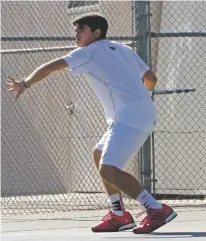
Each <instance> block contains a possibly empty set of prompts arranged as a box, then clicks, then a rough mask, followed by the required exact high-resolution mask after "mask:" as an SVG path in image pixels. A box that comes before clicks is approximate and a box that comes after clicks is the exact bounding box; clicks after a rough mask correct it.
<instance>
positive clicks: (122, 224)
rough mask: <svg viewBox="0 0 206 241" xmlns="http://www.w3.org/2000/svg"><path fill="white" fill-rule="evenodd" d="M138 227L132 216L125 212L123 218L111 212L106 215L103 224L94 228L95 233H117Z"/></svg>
mask: <svg viewBox="0 0 206 241" xmlns="http://www.w3.org/2000/svg"><path fill="white" fill-rule="evenodd" d="M134 227H136V224H135V222H134V219H133V217H132V215H131V214H130V213H129V212H127V211H124V215H123V216H118V215H116V214H114V213H113V212H112V211H110V212H109V213H108V214H107V215H105V216H104V217H103V219H102V221H101V223H100V224H99V225H97V226H95V227H93V228H92V231H93V232H117V231H123V230H128V229H132V228H134Z"/></svg>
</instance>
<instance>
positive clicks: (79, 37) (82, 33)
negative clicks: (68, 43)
mask: <svg viewBox="0 0 206 241" xmlns="http://www.w3.org/2000/svg"><path fill="white" fill-rule="evenodd" d="M75 38H76V44H77V46H78V47H85V46H87V45H89V44H90V43H92V42H94V41H96V39H97V33H96V31H94V32H93V33H92V31H91V28H90V27H89V26H87V25H84V26H83V27H78V26H76V29H75Z"/></svg>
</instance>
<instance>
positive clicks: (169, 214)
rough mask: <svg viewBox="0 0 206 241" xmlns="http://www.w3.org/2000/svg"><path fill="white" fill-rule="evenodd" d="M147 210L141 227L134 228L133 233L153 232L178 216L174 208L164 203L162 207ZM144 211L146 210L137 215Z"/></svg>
mask: <svg viewBox="0 0 206 241" xmlns="http://www.w3.org/2000/svg"><path fill="white" fill-rule="evenodd" d="M146 212H147V216H146V217H145V218H144V219H143V220H142V222H141V223H140V226H139V227H137V228H134V229H133V233H135V234H144V233H151V232H153V231H154V230H156V229H158V228H160V227H161V226H163V225H165V224H166V223H168V222H170V221H171V220H172V219H174V218H175V217H176V216H177V213H176V212H174V210H173V209H172V208H171V207H169V206H167V205H166V204H162V208H161V209H147V210H146ZM143 213H144V212H141V213H140V214H138V215H137V217H139V216H140V215H142V214H143Z"/></svg>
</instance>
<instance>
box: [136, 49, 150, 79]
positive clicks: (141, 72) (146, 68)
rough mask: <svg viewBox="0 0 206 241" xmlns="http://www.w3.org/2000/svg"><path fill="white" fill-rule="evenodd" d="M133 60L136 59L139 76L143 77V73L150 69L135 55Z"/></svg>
mask: <svg viewBox="0 0 206 241" xmlns="http://www.w3.org/2000/svg"><path fill="white" fill-rule="evenodd" d="M134 54H135V58H136V59H137V62H138V65H139V69H140V75H141V76H143V75H144V73H145V72H146V71H147V70H149V69H150V67H149V66H148V65H147V64H146V63H145V62H144V61H143V60H142V59H141V58H140V57H139V55H138V54H137V53H135V52H134Z"/></svg>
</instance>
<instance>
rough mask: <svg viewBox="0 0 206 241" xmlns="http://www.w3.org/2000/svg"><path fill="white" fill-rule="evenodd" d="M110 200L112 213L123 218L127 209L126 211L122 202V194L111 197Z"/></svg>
mask: <svg viewBox="0 0 206 241" xmlns="http://www.w3.org/2000/svg"><path fill="white" fill-rule="evenodd" d="M109 199H110V202H111V206H112V212H113V213H114V214H116V215H118V216H123V212H124V210H125V209H124V204H123V200H122V194H121V193H116V194H112V195H109Z"/></svg>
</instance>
